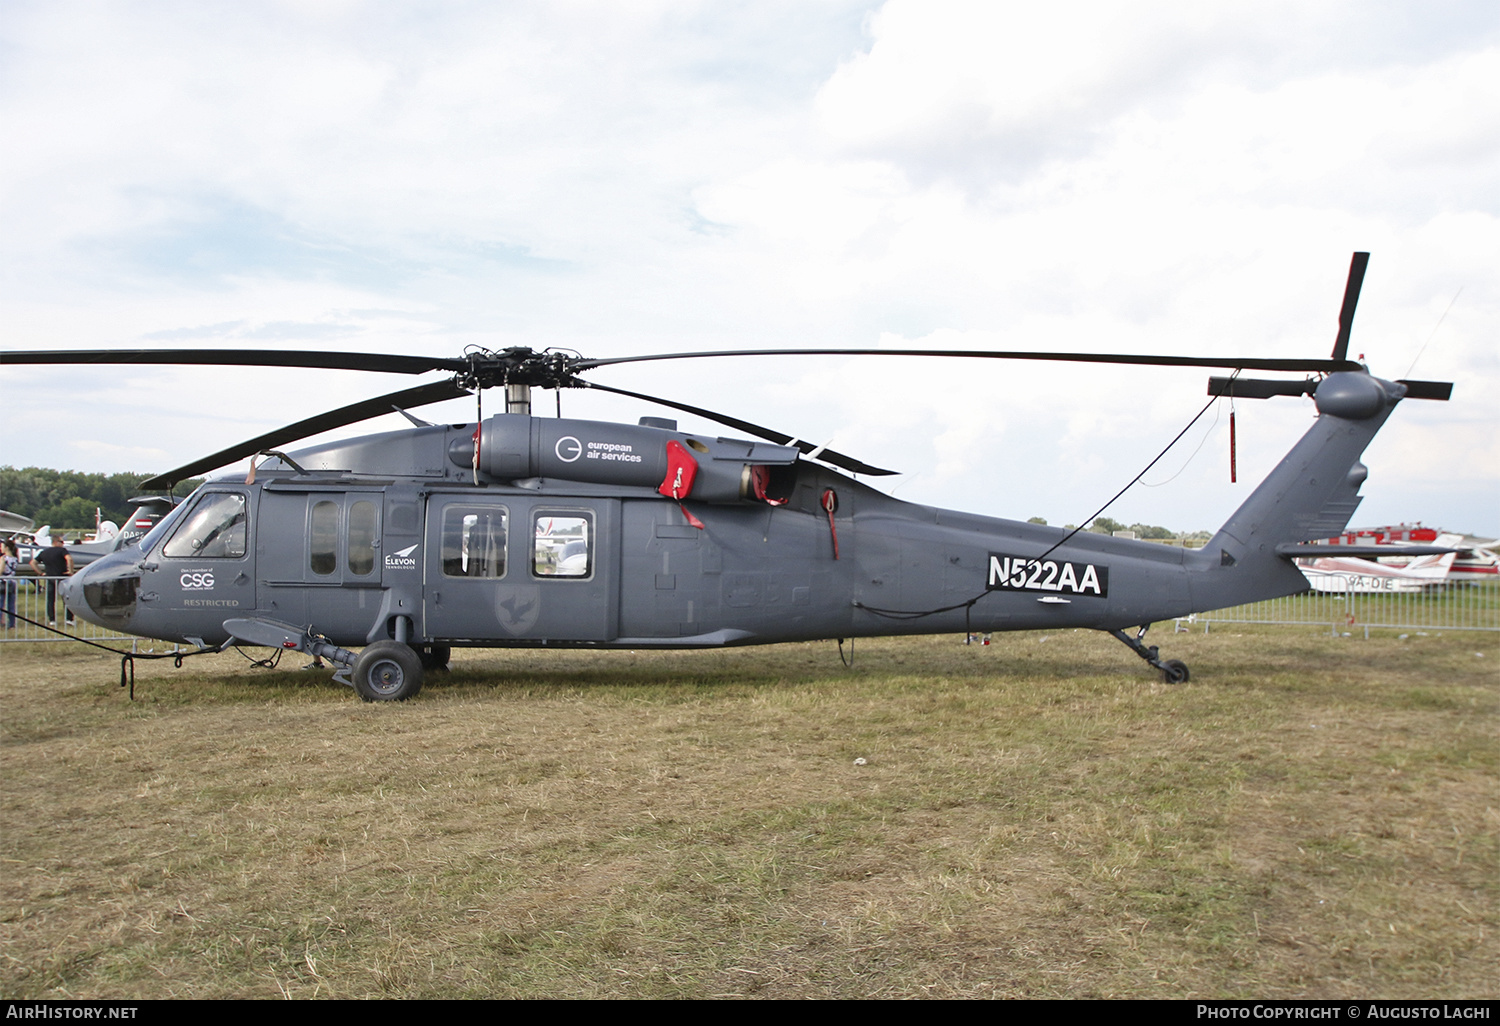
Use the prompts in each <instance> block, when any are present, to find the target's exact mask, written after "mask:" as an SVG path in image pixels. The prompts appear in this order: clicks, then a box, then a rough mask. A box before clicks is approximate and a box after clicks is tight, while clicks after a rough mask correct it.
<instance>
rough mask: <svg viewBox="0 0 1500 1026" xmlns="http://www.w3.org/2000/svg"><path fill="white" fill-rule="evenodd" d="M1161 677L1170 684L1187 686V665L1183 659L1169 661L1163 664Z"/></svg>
mask: <svg viewBox="0 0 1500 1026" xmlns="http://www.w3.org/2000/svg"><path fill="white" fill-rule="evenodd" d="M1161 675H1162V678H1163V679H1164V680H1165V681H1166V682H1167V683H1168V684H1186V683H1187V682H1188V668H1187V663H1185V662H1183V661H1182V660H1181V659H1168V660H1167V661H1166V662H1164V663H1162V664H1161Z"/></svg>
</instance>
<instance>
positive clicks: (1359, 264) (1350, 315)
mask: <svg viewBox="0 0 1500 1026" xmlns="http://www.w3.org/2000/svg"><path fill="white" fill-rule="evenodd" d="M1369 263H1370V254H1368V253H1356V254H1354V259H1353V260H1351V261H1349V282H1348V284H1346V285H1345V286H1344V305H1343V307H1342V308H1341V309H1340V310H1339V337H1338V339H1337V341H1335V342H1334V343H1333V358H1334V359H1335V360H1347V359H1348V358H1349V329H1350V328H1352V327H1353V326H1354V308H1355V307H1356V306H1358V305H1359V290H1360V286H1362V285H1364V283H1365V267H1366V266H1367V265H1368V264H1369Z"/></svg>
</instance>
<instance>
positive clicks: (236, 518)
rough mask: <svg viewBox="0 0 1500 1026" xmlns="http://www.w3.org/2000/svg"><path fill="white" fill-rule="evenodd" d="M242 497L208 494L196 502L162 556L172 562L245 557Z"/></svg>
mask: <svg viewBox="0 0 1500 1026" xmlns="http://www.w3.org/2000/svg"><path fill="white" fill-rule="evenodd" d="M245 527H246V522H245V497H244V496H243V495H241V494H240V493H239V492H210V493H209V494H207V495H205V496H203V498H201V499H199V500H198V503H197V505H195V506H194V507H193V509H192V512H190V513H189V514H188V515H187V517H186V518H185V519H184V520H183V522H182V526H181V527H180V528H179V529H178V530H177V531H176V532H174V533H173V535H172V540H171V541H169V542H167V545H166V548H164V549H162V554H163V555H165V556H168V557H170V558H173V559H238V558H239V557H241V556H243V555H244V554H245V544H246V530H245Z"/></svg>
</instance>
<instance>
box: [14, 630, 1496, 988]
mask: <svg viewBox="0 0 1500 1026" xmlns="http://www.w3.org/2000/svg"><path fill="white" fill-rule="evenodd" d="M1155 640H1156V641H1157V642H1158V643H1160V644H1162V645H1163V648H1164V650H1165V652H1164V654H1165V655H1167V656H1172V657H1178V658H1182V659H1184V660H1186V661H1187V662H1188V663H1189V664H1190V666H1191V667H1192V673H1193V678H1192V682H1191V683H1189V684H1186V685H1181V686H1176V687H1169V686H1167V685H1164V684H1162V683H1161V682H1160V678H1159V676H1158V675H1155V674H1152V673H1150V672H1149V671H1148V670H1147V668H1146V667H1145V666H1144V665H1143V664H1141V662H1140V661H1139V660H1138V659H1136V658H1135V656H1133V655H1132V654H1131V653H1129V652H1128V651H1126V649H1125V648H1124V647H1123V646H1121V645H1119V644H1118V643H1117V642H1115V641H1113V640H1111V639H1109V638H1106V637H1103V636H1101V635H1097V634H1089V633H1083V632H1077V633H1075V632H1062V633H1055V634H1051V635H1043V634H1026V635H997V636H996V639H995V641H996V643H995V644H994V645H991V646H988V647H981V646H971V647H965V646H963V645H962V644H960V642H959V639H957V638H954V637H940V638H918V639H902V640H890V641H878V642H864V641H862V642H859V644H858V650H857V655H856V660H857V661H856V664H855V667H854V669H853V670H846V669H845V668H843V667H842V666H841V665H840V663H839V661H838V657H837V652H836V649H835V647H834V645H833V644H832V643H831V642H829V643H824V644H816V645H813V644H809V645H785V646H776V647H770V648H760V649H738V650H732V651H722V652H695V653H624V652H621V653H587V652H556V651H550V652H535V651H521V652H472V653H459V655H458V657H457V659H456V661H455V664H454V670H453V672H452V673H450V674H448V675H446V676H445V677H442V678H441V679H438V680H433V679H431V678H429V686H428V687H427V688H426V689H425V690H424V691H423V693H422V695H421V696H420V697H419V698H418V699H417V700H416V701H414V702H411V703H406V704H402V705H379V706H374V705H366V704H363V703H360V702H359V701H357V700H356V699H355V697H354V695H353V693H352V692H350V691H348V690H346V689H344V688H340V687H337V686H332V685H330V684H328V682H327V677H326V676H325V675H321V674H319V675H314V674H311V673H302V672H299V671H297V670H296V669H294V668H291V667H292V666H293V665H294V664H293V663H292V661H291V660H288V661H287V663H286V664H284V667H285V668H283V669H278V670H266V669H258V668H252V667H250V666H249V665H248V664H247V663H246V662H245V661H244V660H243V659H242V658H240V657H239V656H238V655H237V654H235V653H233V652H230V653H226V654H223V655H219V656H213V657H206V658H202V659H196V660H190V661H189V662H188V663H186V664H185V665H184V667H183V668H182V669H173V668H172V667H171V665H170V663H169V662H158V663H150V664H146V663H142V664H140V665H139V666H138V671H137V701H136V702H134V703H130V702H128V701H127V700H126V696H125V693H124V692H122V691H121V690H120V689H119V688H118V687H116V686H115V685H116V683H117V681H118V665H117V663H116V662H115V661H114V660H113V659H112V658H110V657H108V656H105V655H101V654H99V653H96V652H93V651H91V650H83V649H81V648H79V649H76V650H73V649H71V648H70V647H64V646H60V645H45V646H44V645H12V646H5V647H4V648H3V650H0V695H3V701H4V712H3V735H0V737H3V748H0V760H3V761H0V772H3V774H4V780H5V784H4V788H3V792H0V858H3V862H0V866H3V872H0V991H3V995H4V996H5V997H10V998H16V997H25V998H38V997H74V998H83V997H142V998H150V997H155V998H161V997H174V996H176V997H198V998H228V997H277V996H280V995H286V996H291V997H299V998H302V997H314V996H320V997H380V996H391V997H471V996H472V997H478V996H485V997H522V996H527V997H530V996H548V997H713V996H765V997H829V998H832V997H1010V996H1026V997H1040V998H1045V997H1200V996H1247V997H1248V996H1255V997H1292V996H1316V997H1330V998H1347V997H1389V998H1396V997H1419V996H1420V997H1432V996H1445V997H1480V996H1494V995H1495V994H1496V993H1497V991H1500V985H1497V983H1496V981H1497V980H1500V945H1497V942H1496V933H1497V929H1500V926H1497V923H1496V919H1497V900H1496V899H1497V891H1500V854H1497V833H1500V831H1497V827H1500V788H1497V778H1500V774H1497V768H1500V767H1497V763H1500V746H1497V740H1496V725H1497V722H1500V718H1497V699H1500V673H1497V670H1496V663H1497V662H1500V650H1496V645H1495V641H1496V639H1495V637H1494V636H1492V635H1474V634H1468V635H1461V634H1453V633H1448V634H1444V635H1441V636H1419V635H1413V636H1410V637H1408V638H1406V639H1404V640H1403V639H1399V638H1397V637H1395V636H1394V632H1392V633H1391V634H1390V635H1389V636H1383V635H1379V634H1377V635H1376V636H1374V637H1372V638H1371V639H1370V640H1368V641H1366V640H1362V639H1360V638H1330V637H1328V636H1327V631H1326V629H1319V628H1316V627H1307V628H1253V627H1248V628H1239V629H1234V630H1229V629H1224V630H1217V629H1216V630H1215V631H1214V632H1212V633H1210V634H1208V635H1203V634H1180V635H1177V636H1175V637H1174V636H1172V635H1170V634H1169V633H1164V634H1161V635H1160V636H1157V637H1156V638H1155ZM1481 653H1482V654H1481ZM299 662H300V661H299ZM857 759H863V760H865V761H864V763H863V764H857V763H856V760H857Z"/></svg>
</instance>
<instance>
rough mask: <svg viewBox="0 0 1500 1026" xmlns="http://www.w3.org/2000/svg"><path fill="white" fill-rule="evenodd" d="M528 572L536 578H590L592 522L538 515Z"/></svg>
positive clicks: (583, 518) (562, 515) (582, 518)
mask: <svg viewBox="0 0 1500 1026" xmlns="http://www.w3.org/2000/svg"><path fill="white" fill-rule="evenodd" d="M533 524H534V526H535V531H534V537H535V539H536V545H535V547H534V548H533V550H532V559H531V572H532V573H533V574H535V575H536V576H538V577H573V578H582V577H589V576H591V575H592V574H593V572H594V518H593V517H592V516H590V515H588V514H576V513H548V512H538V513H537V514H536V518H535V520H534V521H533Z"/></svg>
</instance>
